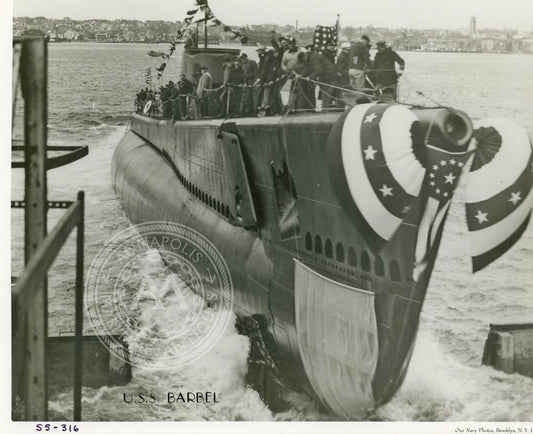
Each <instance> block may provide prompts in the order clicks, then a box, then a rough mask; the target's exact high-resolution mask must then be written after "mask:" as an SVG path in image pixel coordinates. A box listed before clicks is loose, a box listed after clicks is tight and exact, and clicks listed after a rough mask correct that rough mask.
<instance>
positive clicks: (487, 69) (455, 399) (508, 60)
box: [12, 43, 533, 421]
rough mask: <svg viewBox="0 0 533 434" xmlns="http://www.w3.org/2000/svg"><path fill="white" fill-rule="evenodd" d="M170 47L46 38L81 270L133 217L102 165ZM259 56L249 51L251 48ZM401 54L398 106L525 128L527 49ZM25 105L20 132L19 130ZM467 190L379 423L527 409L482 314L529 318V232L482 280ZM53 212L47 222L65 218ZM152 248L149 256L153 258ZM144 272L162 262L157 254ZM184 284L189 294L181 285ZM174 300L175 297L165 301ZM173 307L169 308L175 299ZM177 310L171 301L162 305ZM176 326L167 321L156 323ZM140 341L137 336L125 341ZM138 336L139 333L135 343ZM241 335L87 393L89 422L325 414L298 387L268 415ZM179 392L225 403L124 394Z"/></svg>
mask: <svg viewBox="0 0 533 434" xmlns="http://www.w3.org/2000/svg"><path fill="white" fill-rule="evenodd" d="M152 49H153V50H157V51H161V50H166V49H167V47H166V45H142V44H139V45H134V44H133V45H130V44H91V43H78V44H51V45H50V46H49V81H50V85H49V143H50V144H65V145H88V146H89V147H90V152H89V156H87V157H85V158H84V159H82V160H80V161H78V162H76V163H74V164H71V165H69V166H66V167H62V168H59V169H55V170H53V171H51V172H49V197H50V199H52V200H54V199H67V200H68V199H73V198H74V196H75V192H76V191H78V190H81V189H83V190H85V192H86V198H87V205H86V269H87V268H88V266H89V265H90V263H91V261H92V259H93V258H94V256H95V255H96V253H97V252H98V250H99V249H100V248H102V246H103V244H104V242H105V241H106V240H108V239H109V238H111V237H112V236H113V235H114V234H116V233H117V232H119V231H120V230H122V229H124V228H126V227H127V226H128V225H129V223H128V220H127V219H126V217H125V215H124V213H123V212H122V210H121V208H120V206H119V204H118V202H117V201H116V199H115V197H114V193H113V191H112V190H111V187H110V176H109V171H110V170H109V169H110V161H111V156H112V152H113V150H114V147H115V145H116V143H117V142H118V141H119V139H120V137H121V136H122V134H123V133H124V131H125V129H126V125H127V119H128V114H129V112H130V110H131V108H132V106H133V100H134V97H135V92H136V90H137V89H138V88H140V87H144V71H145V69H146V68H147V67H148V66H152V67H155V66H158V65H159V64H160V62H161V60H160V59H153V58H150V57H148V56H146V54H145V53H146V52H148V51H149V50H152ZM179 50H180V49H178V51H177V52H176V54H175V56H176V57H174V58H172V59H171V62H170V64H169V66H168V67H167V71H166V72H165V77H166V80H169V79H171V78H172V79H174V81H175V78H176V75H175V74H176V72H177V65H178V64H179V56H180V51H179ZM247 51H248V52H249V53H250V55H253V54H254V53H253V48H252V49H248V50H247ZM402 56H403V57H404V59H405V60H406V62H407V67H406V72H405V76H406V79H407V81H406V80H401V81H400V85H401V89H400V94H401V98H402V100H404V101H408V102H412V103H415V102H420V103H424V104H426V105H433V104H434V103H433V102H431V101H429V100H428V99H426V98H424V97H422V96H420V95H418V94H417V93H416V91H417V90H421V91H423V92H424V94H425V95H427V96H429V97H431V98H432V99H433V100H435V101H436V102H438V103H440V104H444V105H450V106H453V107H455V108H459V109H463V110H465V111H466V112H467V113H469V114H470V115H471V116H472V117H473V118H482V117H486V116H503V117H508V118H511V119H514V120H515V121H516V122H517V123H518V124H520V125H522V126H524V127H525V128H526V129H527V130H528V132H529V134H530V135H531V136H533V116H532V112H533V110H532V108H531V101H532V99H531V96H532V95H533V56H521V55H498V54H452V53H415V52H411V53H402ZM21 114H22V113H21V107H20V105H19V107H18V109H17V119H18V122H17V125H16V126H15V129H14V136H15V137H21V136H22V133H21V125H20V119H21V118H22V117H21ZM22 181H23V177H22V173H20V172H15V173H14V174H13V193H12V195H13V199H17V198H21V197H22ZM463 201H464V188H460V189H459V191H458V193H457V195H456V198H455V201H454V204H453V205H452V208H451V211H450V217H449V220H448V222H447V224H446V228H445V234H444V237H443V242H442V246H441V250H440V253H439V258H438V260H437V263H436V266H435V271H434V273H433V278H432V281H431V283H430V286H429V289H428V294H427V297H426V301H425V304H424V307H423V311H422V318H421V324H420V333H419V336H418V340H417V344H416V347H415V352H414V355H413V359H412V362H411V365H410V367H409V370H408V373H407V377H406V380H405V383H404V385H403V386H402V387H401V389H400V390H399V392H398V393H397V395H396V396H395V397H394V399H393V400H392V401H391V402H390V403H389V404H387V405H385V406H384V407H382V408H380V409H378V410H377V413H376V415H375V416H374V418H376V419H379V420H389V421H421V420H423V421H474V420H476V421H507V420H509V421H528V420H532V418H533V393H531V392H532V391H533V380H531V379H528V378H525V377H522V376H520V375H516V374H514V375H507V374H504V373H501V372H497V371H494V370H493V369H490V368H487V367H481V366H480V361H481V354H482V351H483V345H484V340H485V338H486V336H487V332H488V325H489V323H507V322H531V321H533V288H532V286H531V282H532V281H533V271H532V270H533V268H532V267H531V253H532V249H533V239H532V238H533V235H532V230H531V228H529V229H528V230H527V231H526V233H525V235H524V236H523V238H522V239H521V240H520V241H519V242H518V244H517V245H515V246H514V247H513V248H512V249H511V251H509V252H508V253H507V254H506V255H505V256H504V257H503V258H501V259H500V260H498V261H497V262H496V263H494V264H492V265H490V266H489V267H488V269H486V270H483V271H482V272H480V273H478V274H477V275H475V276H474V275H472V274H471V273H470V263H469V257H468V246H467V243H465V242H464V240H465V236H466V224H465V222H464V217H463V206H462V202H463ZM60 213H61V212H60V211H50V213H49V214H50V227H52V225H53V223H54V221H56V220H57V218H58V216H59V215H60ZM21 217H22V214H21V213H20V212H19V211H13V217H12V228H13V229H12V242H13V251H14V253H15V255H14V256H15V257H14V259H13V273H14V274H17V272H18V270H20V268H21V266H22V262H21V257H20V255H18V257H17V254H18V253H20V252H21V248H22V236H23V235H22V234H23V223H22V221H21ZM74 251H75V249H74V242H73V240H69V242H68V244H67V246H66V247H65V249H64V250H63V251H62V253H61V255H60V256H59V258H58V260H57V261H56V264H55V265H54V268H53V270H52V272H51V275H52V277H51V279H50V284H49V287H50V289H49V291H50V298H51V300H52V303H51V307H50V328H51V330H54V331H56V332H68V331H71V330H72V329H73V326H72V318H71V317H69V316H67V315H66V314H65V312H67V311H69V310H71V309H72V306H73V287H74V267H73V265H74ZM148 257H151V256H147V258H148ZM139 273H141V275H142V274H143V273H144V274H147V273H152V274H153V273H156V274H158V273H160V274H161V275H164V274H165V273H168V271H167V270H166V269H165V268H164V266H163V265H162V264H160V263H157V261H155V262H154V261H153V258H152V259H150V260H148V259H147V261H146V263H145V266H144V267H141V269H140V270H139ZM184 291H186V289H184ZM167 305H170V304H167ZM170 306H171V305H170ZM139 307H141V308H142V310H143V311H144V312H145V313H144V314H145V315H146V316H147V319H148V320H151V321H153V320H155V319H157V315H156V312H155V310H151V309H153V308H151V307H150V306H136V308H137V309H139ZM170 308H172V307H170ZM159 326H160V327H162V332H165V333H166V332H171V331H172V328H173V323H172V321H171V320H169V321H164V322H162V323H160V324H159ZM130 338H131V339H133V340H134V341H135V343H136V344H137V345H142V344H143V341H142V336H139V335H138V336H130ZM135 339H137V340H135ZM248 349H249V342H248V339H247V338H246V337H243V336H240V335H238V334H237V333H236V331H235V330H234V329H233V327H229V328H228V329H227V330H226V331H225V333H224V336H223V338H222V339H221V341H220V342H219V344H218V345H217V346H216V347H215V348H214V350H213V351H212V352H211V353H210V354H209V355H208V356H206V357H205V358H204V359H202V360H201V361H200V362H199V363H198V364H196V365H194V366H190V367H187V368H182V369H179V370H177V369H176V370H170V371H169V370H166V371H162V370H161V371H156V372H153V371H147V370H143V369H141V368H135V369H134V372H133V380H132V382H131V383H130V384H128V385H127V386H124V387H112V388H108V387H103V388H101V389H90V388H84V390H83V396H84V402H83V418H84V420H107V421H111V420H117V421H126V420H168V421H170V420H328V419H329V416H328V415H324V414H323V413H321V412H319V411H318V409H317V407H316V404H314V403H313V402H311V401H310V400H309V399H307V398H306V397H305V396H303V395H301V394H296V393H295V394H291V396H289V397H287V398H288V399H289V400H291V402H293V404H294V409H292V410H290V411H287V412H284V413H279V414H273V413H272V412H271V411H270V410H269V409H268V408H267V407H266V406H265V405H264V404H263V403H262V402H261V400H260V399H259V397H258V395H257V393H256V392H255V391H253V390H251V389H250V388H248V387H247V386H246V384H245V381H244V377H245V374H246V358H247V352H248ZM173 390H176V391H177V390H194V391H196V390H198V391H202V390H205V391H207V390H216V391H220V393H221V395H222V396H224V399H223V401H222V403H221V404H214V405H213V404H205V405H175V404H163V403H160V404H157V405H139V404H137V405H136V404H125V403H124V401H123V394H126V396H128V397H129V396H130V395H131V394H134V395H137V394H138V393H148V392H154V393H155V394H157V395H158V396H160V397H163V396H164V395H165V394H166V393H167V392H169V391H173ZM70 408H71V394H70V393H69V392H68V391H59V392H55V393H54V395H53V397H52V401H51V402H50V409H51V416H52V417H53V418H56V419H69V417H70V416H71V410H70Z"/></svg>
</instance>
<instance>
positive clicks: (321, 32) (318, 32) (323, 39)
mask: <svg viewBox="0 0 533 434" xmlns="http://www.w3.org/2000/svg"><path fill="white" fill-rule="evenodd" d="M330 42H332V43H334V44H335V45H337V28H336V27H335V26H316V27H315V33H314V35H313V47H314V49H315V51H317V52H319V53H321V52H322V51H324V50H325V48H326V45H327V44H328V43H330Z"/></svg>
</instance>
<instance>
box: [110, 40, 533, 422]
mask: <svg viewBox="0 0 533 434" xmlns="http://www.w3.org/2000/svg"><path fill="white" fill-rule="evenodd" d="M234 51H235V50H227V49H222V48H205V49H202V48H188V49H185V52H184V54H183V56H182V62H183V63H182V66H181V72H182V73H184V74H185V75H186V76H187V78H188V79H190V80H193V77H194V75H195V74H196V73H197V72H198V71H199V69H200V67H201V66H206V65H207V66H208V68H209V71H210V72H211V74H212V76H213V82H214V84H215V86H214V87H217V86H219V85H221V84H222V81H223V80H222V75H223V71H222V67H221V59H222V58H223V56H226V55H227V54H228V53H230V54H234ZM531 155H532V152H531V140H530V138H529V137H528V135H527V133H526V132H525V130H524V129H523V128H521V127H520V126H518V125H516V124H514V123H513V122H512V121H509V120H506V119H500V118H497V119H482V120H479V121H476V122H473V121H472V120H471V119H470V117H469V116H468V115H467V114H466V113H464V112H462V111H460V110H457V109H454V108H450V107H430V108H426V107H418V106H408V105H405V104H399V103H395V102H386V101H380V100H376V101H373V102H370V103H368V102H364V103H359V104H358V103H357V102H355V103H353V104H349V105H347V106H346V107H343V108H341V109H339V110H331V111H321V112H315V111H311V112H301V113H297V114H283V115H274V116H265V117H233V118H232V117H225V118H214V119H190V120H171V119H166V120H165V119H161V118H156V117H151V116H148V115H146V114H145V113H132V114H131V118H130V124H129V127H128V129H127V131H126V132H125V134H124V136H123V138H122V139H121V140H120V142H119V143H118V145H117V147H116V149H115V151H114V154H113V159H112V169H111V171H112V183H113V188H114V190H115V191H116V195H117V197H118V199H119V201H120V203H121V205H122V207H123V208H124V210H125V212H126V214H127V216H128V217H129V219H130V220H131V222H132V223H134V224H136V223H144V222H151V221H166V222H172V223H177V224H180V225H184V226H186V227H189V228H191V229H193V230H195V231H197V232H198V233H200V234H202V235H203V236H204V237H206V238H207V239H208V240H209V241H210V242H211V243H212V244H213V245H214V246H215V247H216V248H217V249H218V251H219V252H220V254H221V255H222V256H223V258H224V260H225V261H226V263H227V265H228V267H229V271H230V273H231V279H232V282H233V290H234V296H233V300H232V309H233V311H234V312H235V314H236V316H237V318H238V327H239V330H240V331H241V332H242V333H245V334H247V335H248V336H249V337H250V339H251V350H250V356H249V372H248V379H249V382H250V384H251V385H252V386H253V387H254V388H256V389H257V390H258V391H259V392H260V394H261V396H262V397H263V398H264V399H265V400H266V401H267V402H275V401H276V398H279V396H280V395H281V394H282V391H283V390H285V389H288V390H291V389H295V390H298V391H301V392H303V393H305V394H307V395H309V396H310V397H311V398H313V399H315V400H316V401H317V402H319V403H320V404H321V405H322V406H323V407H324V408H325V409H327V411H329V412H331V413H332V414H333V415H335V416H336V417H338V419H339V420H361V419H364V418H365V417H366V415H367V414H368V412H369V411H372V409H374V408H376V407H377V406H380V405H383V404H384V403H386V402H388V401H389V400H390V399H391V398H392V397H393V396H394V393H395V392H396V391H397V390H398V388H399V387H400V385H401V384H402V381H403V379H404V377H405V374H406V371H407V368H408V365H409V360H410V357H411V355H412V352H413V348H414V345H415V341H416V334H417V328H418V325H419V319H420V312H421V309H422V306H423V303H424V297H425V294H426V290H427V287H428V283H429V281H430V277H431V274H432V270H433V267H434V264H435V260H436V258H437V254H438V249H439V244H440V241H441V237H442V234H443V228H444V224H445V221H446V217H447V214H448V210H449V206H450V203H451V201H452V198H453V194H454V191H455V189H456V187H457V185H458V182H459V179H460V177H461V175H463V174H464V175H465V176H467V177H468V179H467V181H466V190H467V193H466V195H467V197H466V201H465V202H466V203H465V213H466V216H467V218H466V221H467V224H468V230H469V237H470V243H471V250H472V263H473V271H478V270H481V269H482V268H483V267H485V266H487V265H488V264H490V263H491V262H492V261H494V260H496V259H497V258H498V257H499V256H501V255H502V254H504V253H505V251H507V250H508V249H509V248H511V247H512V245H513V244H514V243H515V242H516V241H517V240H518V239H519V238H520V236H521V235H522V234H523V232H524V231H525V229H526V227H527V224H528V221H529V217H530V213H531V204H532V194H531V186H532V184H533V175H532V172H531V167H532V156H531ZM464 172H466V173H464ZM513 198H514V199H513ZM272 405H273V406H274V407H275V404H272Z"/></svg>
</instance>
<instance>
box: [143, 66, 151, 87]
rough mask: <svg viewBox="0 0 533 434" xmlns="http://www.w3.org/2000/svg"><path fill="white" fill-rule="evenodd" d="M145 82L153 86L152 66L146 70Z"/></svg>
mask: <svg viewBox="0 0 533 434" xmlns="http://www.w3.org/2000/svg"><path fill="white" fill-rule="evenodd" d="M144 82H145V83H146V84H147V85H148V86H150V87H152V67H150V68H146V72H145V73H144Z"/></svg>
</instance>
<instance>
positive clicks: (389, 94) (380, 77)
mask: <svg viewBox="0 0 533 434" xmlns="http://www.w3.org/2000/svg"><path fill="white" fill-rule="evenodd" d="M376 46H377V49H378V52H377V53H376V56H375V57H374V67H373V69H374V79H375V81H376V82H375V85H376V87H377V88H378V89H380V91H381V93H382V94H383V96H385V97H386V98H387V99H388V98H392V99H394V100H395V99H396V98H397V97H398V95H397V92H398V73H397V72H396V63H397V64H398V65H400V70H401V71H403V70H404V69H405V61H404V60H403V59H402V58H401V57H400V56H399V55H398V53H396V51H393V50H392V48H391V47H387V44H386V42H385V41H379V42H378V43H377V44H376Z"/></svg>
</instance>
